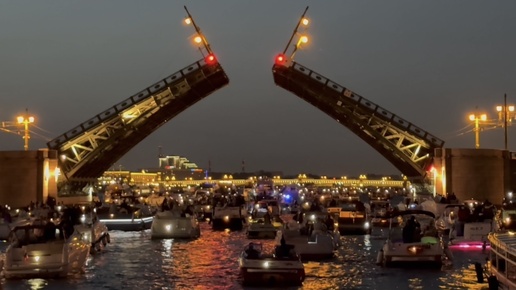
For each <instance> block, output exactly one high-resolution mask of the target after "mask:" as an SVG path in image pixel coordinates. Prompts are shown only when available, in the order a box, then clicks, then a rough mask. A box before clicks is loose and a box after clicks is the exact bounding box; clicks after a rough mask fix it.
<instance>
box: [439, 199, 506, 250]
mask: <svg viewBox="0 0 516 290" xmlns="http://www.w3.org/2000/svg"><path fill="white" fill-rule="evenodd" d="M477 208H478V209H477ZM494 217H495V212H494V207H493V206H489V205H488V206H487V207H484V206H483V205H482V204H481V203H478V202H474V201H470V202H465V203H464V204H448V205H446V206H445V208H444V210H443V212H442V213H441V215H440V217H439V218H438V219H437V222H436V224H437V227H438V228H439V229H440V230H441V231H442V232H443V233H444V234H445V235H446V236H447V237H448V244H449V246H453V247H461V248H482V249H485V248H486V247H487V246H488V239H487V236H488V235H489V233H491V232H496V231H498V223H497V221H496V219H495V218H494Z"/></svg>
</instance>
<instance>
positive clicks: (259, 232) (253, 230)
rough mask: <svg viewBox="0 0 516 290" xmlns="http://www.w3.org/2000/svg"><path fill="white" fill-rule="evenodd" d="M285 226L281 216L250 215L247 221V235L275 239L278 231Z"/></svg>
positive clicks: (248, 236) (255, 237)
mask: <svg viewBox="0 0 516 290" xmlns="http://www.w3.org/2000/svg"><path fill="white" fill-rule="evenodd" d="M282 227H283V223H282V221H281V219H280V218H279V216H275V217H271V216H270V214H269V216H265V215H264V216H259V217H254V218H253V217H252V216H250V217H249V219H248V222H247V230H246V235H247V238H254V239H274V238H275V237H276V232H277V231H278V230H280V229H281V228H282Z"/></svg>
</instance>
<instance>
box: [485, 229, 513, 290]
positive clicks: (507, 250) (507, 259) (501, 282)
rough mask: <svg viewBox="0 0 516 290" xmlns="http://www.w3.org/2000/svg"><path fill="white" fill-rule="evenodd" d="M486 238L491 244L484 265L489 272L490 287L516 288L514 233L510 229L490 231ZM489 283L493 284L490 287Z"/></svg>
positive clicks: (510, 289) (511, 289) (509, 289)
mask: <svg viewBox="0 0 516 290" xmlns="http://www.w3.org/2000/svg"><path fill="white" fill-rule="evenodd" d="M487 239H488V241H489V243H490V244H491V248H490V250H489V258H488V261H487V267H486V268H487V271H488V272H489V273H488V275H489V278H488V282H489V285H490V289H508V290H516V280H515V279H514V274H513V273H514V270H515V268H516V266H515V265H516V235H515V233H514V232H511V231H507V232H503V233H502V232H498V233H490V234H489V235H488V237H487ZM491 285H493V287H492V288H491ZM498 286H499V287H498ZM502 286H503V287H502Z"/></svg>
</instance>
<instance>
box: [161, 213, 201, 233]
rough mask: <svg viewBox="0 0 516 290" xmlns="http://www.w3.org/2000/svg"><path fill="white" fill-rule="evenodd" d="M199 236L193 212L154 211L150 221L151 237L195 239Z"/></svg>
mask: <svg viewBox="0 0 516 290" xmlns="http://www.w3.org/2000/svg"><path fill="white" fill-rule="evenodd" d="M200 236H201V229H200V227H199V222H198V220H197V218H196V216H195V215H194V214H190V213H183V212H181V211H180V210H166V211H161V212H158V213H156V215H155V216H154V219H153V221H152V226H151V238H152V239H196V238H198V237H200Z"/></svg>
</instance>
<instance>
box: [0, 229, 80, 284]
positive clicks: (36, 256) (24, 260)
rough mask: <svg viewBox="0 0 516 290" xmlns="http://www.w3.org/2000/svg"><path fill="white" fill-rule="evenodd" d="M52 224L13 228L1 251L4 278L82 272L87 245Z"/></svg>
mask: <svg viewBox="0 0 516 290" xmlns="http://www.w3.org/2000/svg"><path fill="white" fill-rule="evenodd" d="M69 232H70V231H69V230H67V229H65V228H58V227H56V226H55V225H54V224H53V223H52V222H47V223H46V224H31V225H27V226H17V227H15V228H13V230H12V231H11V234H10V236H9V246H8V247H7V249H6V251H5V260H4V261H3V265H2V266H3V267H2V268H3V274H4V277H5V278H6V279H13V278H48V277H66V276H67V275H69V274H72V273H77V272H81V271H83V270H84V267H85V265H86V260H87V258H88V253H89V249H90V243H89V242H88V241H86V240H84V238H83V236H82V234H80V233H79V232H78V231H74V230H73V229H72V230H71V232H72V233H70V234H69V235H68V233H69Z"/></svg>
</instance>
